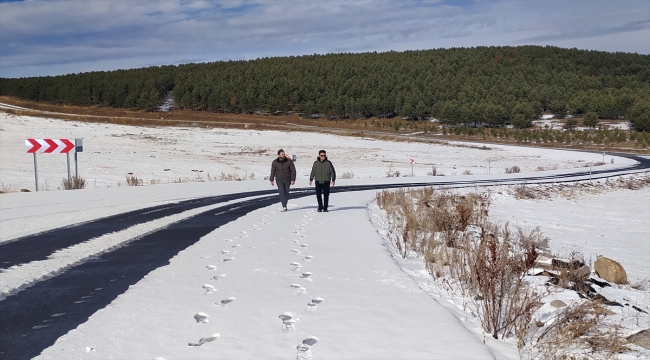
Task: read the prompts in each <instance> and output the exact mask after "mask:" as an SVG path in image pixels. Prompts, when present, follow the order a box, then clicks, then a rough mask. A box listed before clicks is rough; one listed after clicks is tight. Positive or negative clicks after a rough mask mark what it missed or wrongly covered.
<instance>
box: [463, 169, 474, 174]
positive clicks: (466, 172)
mask: <svg viewBox="0 0 650 360" xmlns="http://www.w3.org/2000/svg"><path fill="white" fill-rule="evenodd" d="M463 175H472V172H471V171H470V170H465V171H463Z"/></svg>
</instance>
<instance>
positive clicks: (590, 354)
mask: <svg viewBox="0 0 650 360" xmlns="http://www.w3.org/2000/svg"><path fill="white" fill-rule="evenodd" d="M626 344H627V340H626V339H625V337H624V336H623V334H622V333H621V327H620V325H618V324H615V323H612V322H611V321H608V320H607V319H606V317H605V312H604V311H603V307H602V306H601V305H600V304H598V303H597V302H593V301H583V302H578V303H574V304H571V305H569V306H567V307H565V308H563V309H560V310H558V312H557V314H556V316H555V317H553V318H552V319H551V320H550V324H549V325H548V326H546V327H545V328H544V330H543V331H542V332H541V334H540V335H539V336H538V337H536V348H537V349H538V351H539V357H540V358H542V359H551V360H555V359H557V360H560V359H610V358H612V357H613V356H614V355H615V354H619V353H622V352H625V351H627V350H628V348H627V346H626ZM567 350H569V351H567Z"/></svg>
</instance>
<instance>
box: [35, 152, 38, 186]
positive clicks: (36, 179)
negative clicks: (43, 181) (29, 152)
mask: <svg viewBox="0 0 650 360" xmlns="http://www.w3.org/2000/svg"><path fill="white" fill-rule="evenodd" d="M34 180H35V181H36V191H38V167H37V166H36V153H34Z"/></svg>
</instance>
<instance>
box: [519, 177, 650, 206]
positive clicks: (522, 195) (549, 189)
mask: <svg viewBox="0 0 650 360" xmlns="http://www.w3.org/2000/svg"><path fill="white" fill-rule="evenodd" d="M648 186H650V172H643V173H637V174H633V175H626V176H621V177H617V178H607V179H604V180H592V181H580V182H567V183H551V184H527V183H526V182H522V183H520V184H516V185H511V186H510V187H509V189H508V193H510V194H511V195H512V196H514V197H515V198H517V199H551V198H554V197H556V196H560V197H564V198H567V199H574V198H577V197H580V196H584V195H588V194H601V193H605V192H608V191H615V190H640V189H642V188H645V187H648Z"/></svg>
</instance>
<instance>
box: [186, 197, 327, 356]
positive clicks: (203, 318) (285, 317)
mask: <svg viewBox="0 0 650 360" xmlns="http://www.w3.org/2000/svg"><path fill="white" fill-rule="evenodd" d="M308 212H309V213H308V214H305V215H303V217H304V219H302V220H301V221H300V225H294V228H297V229H296V230H293V231H292V232H291V233H292V235H295V236H297V237H298V238H297V239H295V238H293V239H291V241H292V242H293V243H294V244H298V243H301V242H302V241H303V240H305V239H306V238H307V236H306V235H304V234H301V232H303V231H304V230H305V228H304V226H306V225H308V224H309V221H310V220H312V219H313V217H312V216H313V210H309V211H308ZM271 214H275V212H274V211H272V212H271ZM271 219H272V218H271V217H270V216H269V215H264V217H263V218H262V219H260V220H259V222H260V223H261V225H268V224H271V222H270V220H271ZM252 229H253V230H254V231H258V230H262V227H261V226H260V225H252ZM247 237H248V234H247V232H246V231H241V232H240V238H247ZM280 240H281V241H282V238H280ZM224 241H225V242H227V243H233V242H234V240H233V239H230V238H227V239H225V240H224ZM271 244H274V243H271ZM238 247H241V245H240V244H233V245H231V248H233V249H236V248H238ZM299 247H300V249H296V248H294V249H291V250H290V251H291V253H292V254H293V255H294V256H298V257H301V258H302V261H304V262H306V263H309V262H311V261H312V260H313V258H314V257H313V256H312V255H303V253H302V251H305V250H307V248H308V244H305V243H303V244H300V246H299ZM250 248H251V249H254V247H250ZM301 249H302V250H301ZM235 254H236V252H233V251H231V250H222V251H221V255H235ZM234 260H235V257H233V256H229V257H225V258H222V259H221V260H220V261H221V262H223V263H228V262H231V261H234ZM289 265H290V267H291V271H298V270H300V269H302V267H303V265H302V264H301V263H300V262H299V261H292V262H290V264H289ZM206 269H207V271H210V272H212V271H216V270H217V266H216V265H207V266H206ZM312 275H313V274H312V273H311V272H310V271H304V272H300V274H299V275H298V278H299V279H301V280H303V281H305V282H310V283H311V282H313V278H312ZM224 278H226V274H219V275H213V276H212V277H211V280H214V281H222V280H223V279H224ZM289 287H290V288H292V289H293V290H294V291H295V292H294V294H295V295H297V296H303V295H306V294H307V288H305V287H304V286H302V285H301V284H298V283H293V284H291V285H289ZM202 288H203V290H204V291H205V293H204V294H205V295H209V294H211V293H215V292H217V289H216V288H215V286H214V285H211V284H204V285H203V286H202ZM235 300H236V298H235V297H228V298H224V299H221V300H219V301H216V302H214V304H215V305H218V306H222V307H226V306H229V305H230V304H231V303H233V302H234V301H235ZM323 302H324V300H323V298H321V297H316V298H313V299H311V301H310V302H308V303H307V306H306V308H305V309H304V311H305V312H313V311H315V310H316V308H317V307H318V305H320V304H321V303H323ZM278 317H279V319H280V320H281V321H282V327H281V329H282V332H283V333H290V332H293V331H295V330H296V323H297V322H299V321H300V318H299V317H297V313H294V312H284V313H282V314H280V315H279V316H278ZM209 318H210V316H209V315H208V314H206V313H204V312H197V313H195V314H194V320H195V321H196V323H197V324H207V323H209V322H210V319H209ZM220 336H221V335H220V334H218V333H214V334H212V335H209V336H206V337H203V338H201V339H199V340H198V341H197V342H189V343H188V346H192V347H198V346H202V345H204V344H206V343H209V342H212V341H215V340H217V339H218V338H219V337H220ZM317 342H318V338H317V337H315V336H309V337H307V338H305V339H303V340H302V341H301V342H300V343H299V344H297V345H296V350H297V351H298V354H297V356H296V359H297V360H310V359H312V355H313V354H312V352H311V348H312V346H314V345H315V344H316V343H317Z"/></svg>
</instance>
